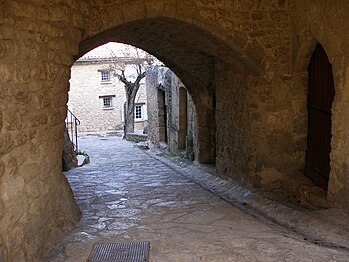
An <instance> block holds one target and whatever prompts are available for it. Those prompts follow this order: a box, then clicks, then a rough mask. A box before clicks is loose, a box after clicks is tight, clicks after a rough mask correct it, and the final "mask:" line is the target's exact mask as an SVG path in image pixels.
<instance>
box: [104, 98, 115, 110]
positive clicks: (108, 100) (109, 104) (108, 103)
mask: <svg viewBox="0 0 349 262" xmlns="http://www.w3.org/2000/svg"><path fill="white" fill-rule="evenodd" d="M111 101H112V98H111V97H110V96H109V97H104V98H103V106H104V107H112V106H113V105H112V102H111Z"/></svg>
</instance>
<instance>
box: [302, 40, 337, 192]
mask: <svg viewBox="0 0 349 262" xmlns="http://www.w3.org/2000/svg"><path fill="white" fill-rule="evenodd" d="M308 71H309V90H308V138H307V151H306V157H305V175H306V176H307V177H309V178H310V179H311V180H312V181H313V182H314V184H316V185H317V186H319V187H322V188H323V189H325V190H327V187H328V181H329V174H330V152H331V138H332V135H331V127H332V122H331V118H332V111H331V109H332V102H333V99H334V95H335V89H334V81H333V74H332V65H331V64H330V62H329V59H328V57H327V55H326V52H325V50H324V49H323V47H322V46H321V44H319V43H318V44H317V45H316V47H315V50H314V52H313V55H312V57H311V59H310V63H309V67H308Z"/></svg>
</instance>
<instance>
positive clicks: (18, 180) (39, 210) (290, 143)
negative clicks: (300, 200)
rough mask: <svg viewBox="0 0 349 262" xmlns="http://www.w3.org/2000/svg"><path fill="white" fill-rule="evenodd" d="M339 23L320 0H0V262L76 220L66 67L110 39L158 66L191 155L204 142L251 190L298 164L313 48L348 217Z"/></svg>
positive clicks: (343, 26)
mask: <svg viewBox="0 0 349 262" xmlns="http://www.w3.org/2000/svg"><path fill="white" fill-rule="evenodd" d="M348 16H349V11H348V2H347V1H330V0H324V1H320V0H318V1H311V0H305V1H295V0H268V1H267V0H258V1H257V0H246V1H238V0H233V1H231V0H219V1H203V0H187V1H174V0H164V1H158V0H148V1H141V0H131V1H123V0H115V1H105V0H82V1H68V0H50V1H43V0H28V1H22V0H11V1H10V0H5V1H0V40H1V41H0V100H1V103H0V120H1V121H0V207H1V208H0V256H1V257H0V260H1V261H37V258H38V256H39V255H40V254H41V253H42V252H43V250H44V249H45V247H47V245H49V244H50V243H52V241H53V240H55V239H56V238H57V237H58V236H59V235H61V234H62V232H64V231H65V230H68V229H69V228H71V227H72V226H73V225H74V224H75V223H76V222H77V221H78V219H79V211H78V209H77V207H76V205H75V204H74V200H73V195H72V193H71V191H70V189H69V185H68V184H67V182H66V180H65V178H64V176H63V175H62V173H61V160H60V159H61V153H62V145H63V132H64V119H65V115H66V104H67V100H68V98H67V93H68V81H69V77H70V67H71V66H72V65H73V63H74V61H75V60H76V59H77V58H78V57H79V56H81V55H82V54H84V53H86V52H87V51H89V50H91V49H93V48H94V47H96V46H99V45H100V44H103V43H106V42H108V41H119V42H125V43H129V44H133V45H136V46H138V47H140V48H143V49H145V50H146V51H148V52H150V53H152V54H154V55H156V56H158V57H159V58H160V59H161V60H162V61H163V62H164V63H165V64H166V65H167V66H169V67H170V68H171V70H172V71H174V72H175V74H176V75H178V77H180V79H181V80H182V82H183V83H184V84H185V86H186V88H187V89H188V91H189V93H190V94H191V96H192V99H193V102H194V103H195V107H196V111H197V122H198V126H197V128H198V130H197V134H198V138H197V141H198V145H197V147H198V156H197V159H198V160H199V161H200V160H202V161H212V160H213V159H214V156H215V152H214V151H215V150H216V148H215V144H216V143H215V142H214V141H215V140H214V138H216V139H217V150H216V151H217V160H219V161H218V162H217V169H218V170H219V172H223V173H221V174H224V175H227V176H231V177H238V179H239V180H240V181H245V182H246V183H247V184H254V185H262V184H263V183H266V182H265V181H270V180H268V179H266V178H268V177H272V178H274V177H277V178H278V177H280V176H281V177H284V176H291V177H292V176H293V175H294V174H296V173H298V172H299V168H301V167H303V161H304V141H305V134H304V123H306V121H305V116H304V115H305V111H304V108H305V94H306V67H307V63H308V60H309V58H310V55H311V51H312V47H313V46H314V45H315V42H316V41H319V42H320V43H321V44H322V45H323V46H324V48H325V50H326V52H327V54H328V56H329V58H330V61H331V62H332V64H333V70H334V77H335V88H336V97H335V101H334V104H333V128H332V134H333V139H332V153H331V174H330V183H329V190H328V198H329V200H330V203H331V204H332V205H336V206H338V207H341V208H343V209H346V210H348V206H349V205H348V201H349V198H348V193H347V192H349V190H348V189H349V182H348V181H349V179H348V165H349V163H348V159H349V158H348V152H347V148H348V139H347V137H348V136H349V129H348V128H349V127H348V126H347V125H346V124H347V123H348V116H349V107H348V97H349V96H348V81H349V80H348V78H349V73H348V72H349V70H348V54H349V52H348V51H349V43H348V36H347V32H346V31H347V28H348V27H349V25H348V21H349V19H348ZM217 68H218V69H220V70H217ZM242 76H244V77H242ZM245 89H246V90H245ZM239 90H240V91H239ZM239 92H241V94H239ZM233 94H234V95H235V94H236V95H237V97H241V98H242V100H241V101H236V98H235V97H232V96H233ZM225 96H227V97H225ZM234 102H236V103H237V105H235V106H233V105H234ZM215 104H216V105H217V106H216V107H217V110H214V108H215ZM239 110H240V111H239ZM241 110H245V111H241ZM226 112H227V113H228V114H226ZM214 113H215V114H214ZM232 116H234V118H236V119H237V120H236V119H233V118H232ZM240 117H241V119H240ZM222 121H225V122H222ZM234 121H237V123H239V125H236V124H235V123H234ZM298 124H299V125H298ZM239 133H241V135H239ZM231 136H232V137H233V138H234V141H233V142H232V141H231V139H228V138H230V137H231ZM222 143H224V144H222ZM226 144H228V146H226ZM229 144H231V145H229ZM233 145H234V146H235V145H236V146H239V148H238V149H235V148H234V147H233ZM245 147H246V148H245ZM232 149H234V150H235V151H232ZM229 150H230V152H236V154H238V153H241V156H235V155H234V159H236V162H234V163H233V162H232V161H231V160H230V158H229V154H231V153H229V154H228V153H226V152H229ZM240 159H242V162H243V163H247V168H246V167H244V166H243V165H242V164H241V163H238V162H237V161H240ZM243 170H246V173H243V174H241V175H237V174H236V173H235V171H236V172H243ZM270 174H271V175H270ZM242 177H243V178H242ZM263 181H264V182H263Z"/></svg>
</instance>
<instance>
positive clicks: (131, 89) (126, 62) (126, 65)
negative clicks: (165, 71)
mask: <svg viewBox="0 0 349 262" xmlns="http://www.w3.org/2000/svg"><path fill="white" fill-rule="evenodd" d="M122 52H123V54H124V57H123V58H120V57H119V59H117V60H115V63H113V64H111V66H110V67H111V69H112V71H113V72H114V75H115V76H116V77H118V79H119V80H120V81H121V82H122V83H123V84H124V87H125V94H126V102H125V105H124V136H123V138H124V139H125V138H126V135H127V134H128V133H132V132H134V109H135V99H136V95H137V92H138V90H139V87H140V83H141V80H142V79H143V78H144V77H145V76H146V66H147V65H150V64H152V63H153V61H154V57H152V56H151V55H149V54H148V53H146V52H145V51H143V50H141V49H138V48H136V47H133V46H128V45H125V49H124V50H123V51H122ZM130 69H133V70H130ZM127 70H128V71H133V72H132V73H131V74H130V73H129V72H126V71H127Z"/></svg>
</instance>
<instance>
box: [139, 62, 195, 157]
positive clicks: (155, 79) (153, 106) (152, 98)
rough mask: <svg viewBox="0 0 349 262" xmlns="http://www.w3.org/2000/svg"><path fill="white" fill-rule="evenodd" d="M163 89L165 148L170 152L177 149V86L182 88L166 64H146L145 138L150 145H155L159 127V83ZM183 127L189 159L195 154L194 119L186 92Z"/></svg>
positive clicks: (191, 102)
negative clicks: (165, 121) (148, 65)
mask: <svg viewBox="0 0 349 262" xmlns="http://www.w3.org/2000/svg"><path fill="white" fill-rule="evenodd" d="M160 83H161V85H162V88H163V89H164V90H165V91H164V93H165V99H166V105H167V117H166V118H167V123H166V129H167V149H168V150H169V151H170V152H172V153H179V152H180V149H179V147H178V139H179V138H178V134H179V129H180V128H179V106H180V104H179V89H180V88H183V83H182V82H181V80H180V79H179V78H178V77H177V76H176V75H175V74H174V73H173V72H172V71H171V70H169V69H168V68H166V67H156V66H155V67H152V68H149V70H148V74H147V80H146V85H147V95H148V115H149V131H148V132H149V136H148V137H149V141H150V142H151V144H152V145H154V146H159V143H160V141H161V140H160V137H161V134H160V133H161V131H162V127H161V125H160V121H161V120H160V117H161V115H160V114H161V112H160V111H161V109H160V108H159V100H160V99H162V98H161V97H160V95H159V88H158V87H159V85H160ZM186 113H187V130H186V140H187V141H186V147H187V148H186V151H188V152H187V156H188V157H189V158H190V159H193V158H194V155H197V154H198V152H197V122H196V121H197V120H196V111H195V105H194V103H193V101H192V98H191V96H190V95H189V94H187V109H186Z"/></svg>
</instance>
